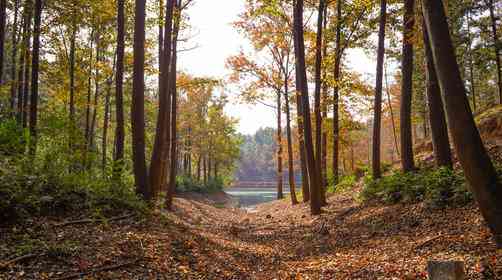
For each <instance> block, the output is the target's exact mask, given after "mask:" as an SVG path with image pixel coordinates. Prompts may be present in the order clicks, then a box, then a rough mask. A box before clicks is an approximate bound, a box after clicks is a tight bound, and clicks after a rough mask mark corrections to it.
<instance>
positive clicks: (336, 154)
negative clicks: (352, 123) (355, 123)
mask: <svg viewBox="0 0 502 280" xmlns="http://www.w3.org/2000/svg"><path fill="white" fill-rule="evenodd" d="M336 5H337V6H336V35H335V36H336V38H335V69H334V72H333V79H334V80H335V86H334V88H333V167H332V169H333V185H334V186H336V185H337V184H338V181H339V169H340V164H339V158H340V114H339V111H340V95H339V89H340V67H341V65H342V61H341V60H342V53H341V52H342V47H341V33H342V5H343V3H342V0H338V1H337V4H336Z"/></svg>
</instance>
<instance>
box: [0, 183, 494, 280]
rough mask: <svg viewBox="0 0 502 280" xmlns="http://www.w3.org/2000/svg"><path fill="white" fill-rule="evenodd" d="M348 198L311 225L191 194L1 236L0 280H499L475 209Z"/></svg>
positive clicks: (38, 223)
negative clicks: (444, 275)
mask: <svg viewBox="0 0 502 280" xmlns="http://www.w3.org/2000/svg"><path fill="white" fill-rule="evenodd" d="M356 193H357V189H356V190H354V191H352V192H351V193H345V194H336V195H332V196H330V197H329V206H328V207H326V208H325V211H324V213H323V214H322V215H321V216H320V217H316V218H313V217H311V216H310V214H309V207H308V205H306V204H301V205H296V206H291V205H290V202H289V201H287V200H282V201H276V202H272V203H267V204H262V205H260V206H258V207H257V208H256V211H252V212H246V211H244V210H242V209H238V208H233V207H232V206H233V205H232V200H231V199H229V198H228V197H226V196H225V195H223V194H219V195H216V196H211V197H206V196H203V195H196V194H194V195H188V196H186V195H185V196H183V197H178V198H176V200H175V211H174V212H166V211H163V210H158V211H156V212H155V213H153V214H152V215H149V216H148V217H140V216H127V215H126V216H120V217H118V218H117V219H109V220H108V221H106V222H103V223H89V222H88V221H85V220H83V221H79V222H77V223H68V224H64V222H67V221H70V220H71V221H75V220H78V219H77V217H73V218H69V217H67V218H66V219H65V220H54V219H48V218H47V219H45V218H41V219H36V220H31V221H28V222H27V223H26V224H24V225H19V226H15V227H14V226H11V227H7V228H0V279H426V272H425V268H426V263H427V260H429V259H439V260H463V261H465V263H466V269H467V273H468V276H469V279H497V278H496V275H500V276H502V254H501V252H498V253H497V251H496V248H495V246H494V243H493V242H492V241H491V239H490V234H489V232H488V229H487V227H486V226H485V225H484V222H483V220H482V218H481V216H480V213H479V212H478V210H477V208H476V206H475V205H474V204H471V205H468V206H465V207H461V208H445V209H431V208H429V207H428V206H427V205H426V204H424V203H421V204H414V205H393V206H384V205H362V204H360V203H359V202H358V201H357V199H355V198H354V197H355V194H356ZM78 218H79V219H80V218H82V217H78ZM62 223H63V224H62ZM19 257H21V258H19ZM16 258H17V259H16ZM500 276H499V277H500Z"/></svg>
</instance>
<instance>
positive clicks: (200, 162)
mask: <svg viewBox="0 0 502 280" xmlns="http://www.w3.org/2000/svg"><path fill="white" fill-rule="evenodd" d="M201 165H202V156H201V155H200V154H199V159H198V160H197V182H200V179H201Z"/></svg>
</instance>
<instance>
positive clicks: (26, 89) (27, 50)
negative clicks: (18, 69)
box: [22, 0, 33, 128]
mask: <svg viewBox="0 0 502 280" xmlns="http://www.w3.org/2000/svg"><path fill="white" fill-rule="evenodd" d="M26 8H27V9H28V10H27V14H26V15H27V20H28V22H27V25H26V28H27V29H26V41H25V42H24V74H23V75H24V78H23V81H24V86H23V114H22V120H23V121H22V123H23V127H24V128H27V127H28V110H29V100H28V98H29V95H30V64H31V63H30V62H31V34H32V33H31V22H32V20H33V2H32V1H31V0H28V1H26Z"/></svg>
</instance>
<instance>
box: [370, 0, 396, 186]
mask: <svg viewBox="0 0 502 280" xmlns="http://www.w3.org/2000/svg"><path fill="white" fill-rule="evenodd" d="M386 22H387V0H381V1H380V29H379V32H378V50H377V70H376V86H375V107H374V108H375V109H374V110H375V115H374V118H373V151H372V169H373V178H374V179H379V178H380V177H381V176H382V173H381V168H380V142H381V138H380V137H381V127H382V79H383V62H384V56H385V25H386ZM401 153H402V152H401Z"/></svg>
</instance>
